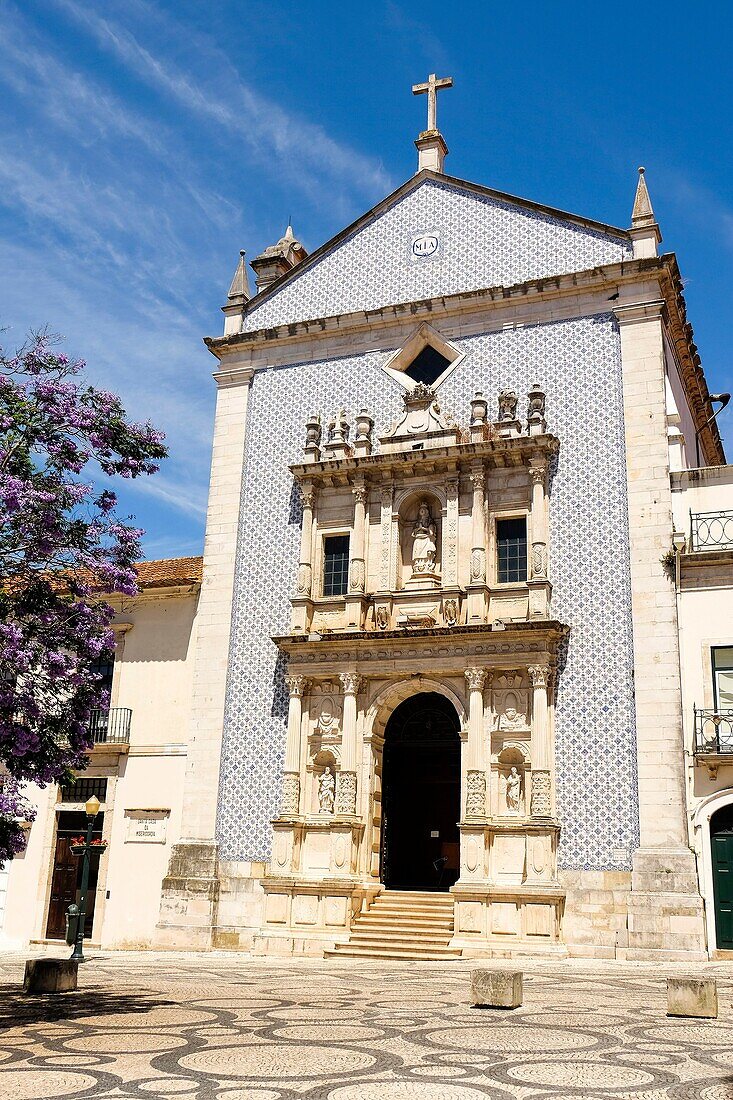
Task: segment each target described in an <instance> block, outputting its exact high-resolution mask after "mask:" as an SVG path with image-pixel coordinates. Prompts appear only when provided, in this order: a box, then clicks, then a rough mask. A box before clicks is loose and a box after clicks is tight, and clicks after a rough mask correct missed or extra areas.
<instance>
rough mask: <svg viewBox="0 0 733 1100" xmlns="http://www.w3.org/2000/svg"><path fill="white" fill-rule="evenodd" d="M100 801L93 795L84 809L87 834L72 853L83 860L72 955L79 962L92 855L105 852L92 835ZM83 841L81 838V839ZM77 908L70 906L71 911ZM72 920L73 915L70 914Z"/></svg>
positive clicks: (82, 945)
mask: <svg viewBox="0 0 733 1100" xmlns="http://www.w3.org/2000/svg"><path fill="white" fill-rule="evenodd" d="M99 806H100V803H99V799H98V798H97V797H96V796H95V795H92V797H91V798H90V799H89V801H88V802H87V803H86V806H85V807H84V808H85V810H86V813H87V833H86V838H85V841H84V843H83V844H75V845H72V851H73V852H74V855H80V856H81V857H82V859H83V862H82V865H81V889H80V890H79V908H78V912H77V913H75V914H73V916H74V918H75V919H76V922H77V923H76V937H75V939H74V950H73V952H72V954H71V958H72V959H75V960H76V961H77V962H84V961H85V960H84V922H85V919H86V912H87V890H88V888H89V867H90V864H91V859H92V854H93V853H95V854H96V855H101V854H102V852H103V851H104V848H105V845H103V844H92V833H93V832H94V819H95V818H96V816H97V814H98V813H99ZM80 839H81V838H80ZM72 908H76V906H73V907H72V906H69V910H71V909H72ZM69 917H70V919H71V917H72V914H71V912H69Z"/></svg>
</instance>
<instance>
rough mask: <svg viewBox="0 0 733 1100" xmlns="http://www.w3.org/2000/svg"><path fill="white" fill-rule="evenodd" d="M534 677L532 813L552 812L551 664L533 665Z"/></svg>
mask: <svg viewBox="0 0 733 1100" xmlns="http://www.w3.org/2000/svg"><path fill="white" fill-rule="evenodd" d="M528 671H529V677H530V679H531V681H532V797H531V800H530V807H531V813H532V817H551V816H552V760H551V748H552V746H551V744H550V723H549V715H548V707H547V689H548V687H549V683H550V668H549V666H547V665H532V666H531V667H530V668H529V670H528Z"/></svg>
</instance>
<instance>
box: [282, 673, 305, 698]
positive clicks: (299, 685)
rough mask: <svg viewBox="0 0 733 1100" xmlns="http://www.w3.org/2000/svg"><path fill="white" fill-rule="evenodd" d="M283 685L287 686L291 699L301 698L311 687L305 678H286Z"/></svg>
mask: <svg viewBox="0 0 733 1100" xmlns="http://www.w3.org/2000/svg"><path fill="white" fill-rule="evenodd" d="M285 683H286V684H287V686H288V691H289V692H290V698H291V699H293V698H296V699H297V698H302V696H303V695H305V693H306V692H307V691H308V688H309V687H310V685H311V682H310V680H309V679H308V678H307V676H286V677H285Z"/></svg>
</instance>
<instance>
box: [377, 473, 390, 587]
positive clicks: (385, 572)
mask: <svg viewBox="0 0 733 1100" xmlns="http://www.w3.org/2000/svg"><path fill="white" fill-rule="evenodd" d="M392 495H393V487H392V486H391V485H383V486H382V490H381V494H380V505H381V514H380V521H381V526H380V534H379V540H380V546H379V588H380V591H382V592H389V591H390V589H391V588H392V584H391V580H392V577H391V572H390V564H391V561H392Z"/></svg>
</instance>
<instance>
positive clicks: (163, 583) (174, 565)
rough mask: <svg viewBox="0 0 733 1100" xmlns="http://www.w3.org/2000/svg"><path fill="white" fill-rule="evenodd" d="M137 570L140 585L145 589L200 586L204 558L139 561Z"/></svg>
mask: <svg viewBox="0 0 733 1100" xmlns="http://www.w3.org/2000/svg"><path fill="white" fill-rule="evenodd" d="M135 569H136V570H137V579H138V583H139V585H140V587H141V588H143V589H144V588H169V587H171V586H173V585H179V584H180V585H185V584H200V583H201V573H202V569H203V558H201V557H196V558H159V559H158V560H157V561H139V562H138V563H137V565H136V566H135Z"/></svg>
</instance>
